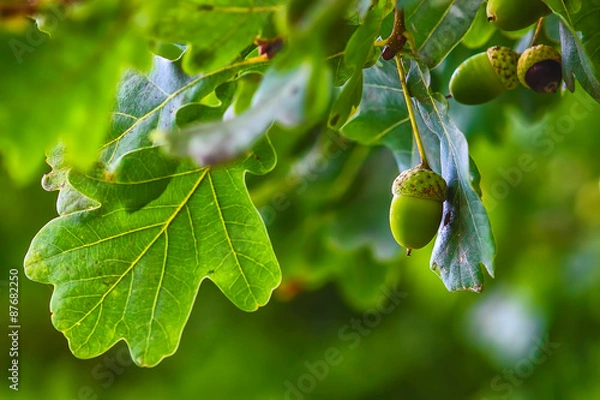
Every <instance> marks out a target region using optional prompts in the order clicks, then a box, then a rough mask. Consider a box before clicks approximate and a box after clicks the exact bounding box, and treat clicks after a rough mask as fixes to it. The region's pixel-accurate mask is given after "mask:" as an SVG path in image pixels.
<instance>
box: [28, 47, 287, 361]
mask: <svg viewBox="0 0 600 400" xmlns="http://www.w3.org/2000/svg"><path fill="white" fill-rule="evenodd" d="M244 66H246V67H248V65H247V64H244V62H241V63H238V64H236V65H234V66H231V67H228V68H226V69H224V70H222V71H221V72H220V73H213V74H207V75H202V76H197V77H188V76H186V75H185V74H183V73H182V71H181V69H180V67H179V64H178V63H173V62H170V61H168V60H165V59H161V58H156V59H155V65H154V68H153V69H152V71H151V72H150V73H149V74H142V73H135V72H130V73H129V74H127V76H126V77H125V78H124V79H123V81H122V83H121V91H120V94H119V96H118V105H117V109H116V110H115V112H114V119H113V127H112V129H111V130H110V131H109V134H108V135H107V138H106V143H105V145H104V146H103V147H102V149H101V151H100V156H99V160H98V162H97V163H96V164H95V166H94V168H92V169H91V170H88V171H86V172H81V171H79V170H76V169H68V168H67V166H66V164H65V163H64V160H62V159H61V153H60V149H57V150H56V151H55V152H53V153H52V154H51V157H50V161H51V164H52V165H53V167H54V171H53V172H52V173H51V177H49V178H48V179H47V189H50V190H52V189H60V190H61V192H62V191H63V190H65V188H69V191H70V193H71V195H72V196H75V200H76V201H75V202H74V203H75V205H74V206H73V207H71V208H67V209H66V210H65V212H64V213H61V216H60V217H58V218H56V219H54V220H52V221H50V222H49V223H48V224H47V225H46V226H45V227H43V228H42V229H41V230H40V232H39V233H38V234H37V235H36V237H35V238H34V239H33V241H32V243H31V246H30V248H29V251H28V253H27V255H26V258H25V273H26V275H27V276H28V277H29V278H30V279H32V280H35V281H39V282H42V283H48V284H52V285H53V286H54V287H55V290H54V293H53V296H52V300H51V306H50V308H51V311H52V313H53V314H52V320H53V324H54V325H55V327H56V328H57V329H58V330H59V331H61V332H63V333H64V334H65V336H66V337H67V339H68V341H69V346H70V348H71V350H72V352H73V353H74V354H75V355H76V356H77V357H81V358H90V357H94V356H97V355H99V354H101V353H103V352H105V351H107V350H108V349H109V348H110V347H111V346H113V345H114V344H115V343H116V342H118V341H120V340H124V341H126V342H127V343H128V345H129V346H130V349H131V353H132V356H133V359H134V361H135V362H136V363H137V364H138V365H140V366H154V365H156V364H158V363H159V362H160V361H161V360H162V359H163V358H164V357H166V356H169V355H171V354H173V353H174V352H175V351H176V349H177V347H178V344H179V339H180V337H181V334H182V330H183V327H184V325H185V323H186V321H187V319H188V317H189V314H190V312H191V308H192V305H193V303H194V299H195V297H196V294H197V291H198V289H199V286H200V284H201V282H202V281H203V280H204V279H207V278H208V279H209V280H211V281H212V282H214V283H215V284H216V285H217V286H218V287H219V288H220V290H221V291H222V292H223V294H225V296H226V297H227V298H228V299H230V300H231V301H232V302H233V303H234V304H235V305H236V306H237V307H239V308H240V309H242V310H244V311H253V310H256V309H257V308H258V307H260V306H262V305H264V304H266V303H267V302H268V300H269V298H270V295H271V292H272V291H273V289H274V288H275V287H277V285H278V284H279V282H280V280H281V274H280V270H279V265H278V262H277V259H276V257H275V254H274V252H273V249H272V246H271V242H270V240H269V237H268V234H267V231H266V228H265V226H264V223H263V221H262V219H261V217H260V215H259V213H258V211H257V210H256V208H255V207H254V205H253V204H252V201H251V199H250V196H249V193H248V191H247V189H246V185H245V178H244V177H245V174H246V172H251V173H253V174H264V173H266V172H268V171H269V170H271V169H272V168H273V167H274V165H275V162H276V156H275V153H274V151H273V148H272V146H271V144H270V142H269V141H268V139H267V138H265V139H263V140H261V141H259V142H258V143H257V144H256V145H255V146H254V147H253V149H252V150H251V151H248V152H246V153H245V154H244V155H243V157H241V158H240V159H238V160H236V161H235V162H232V163H230V164H228V165H226V166H221V167H219V168H198V167H197V166H196V165H194V164H193V163H192V162H190V161H189V160H183V161H181V160H175V159H171V158H169V157H168V156H166V155H165V154H164V153H163V152H162V151H161V150H160V149H159V148H157V147H155V146H153V145H152V144H151V143H152V141H151V139H150V134H151V132H152V131H153V130H154V129H155V128H157V127H174V126H175V123H176V115H177V111H178V110H179V109H181V108H182V107H184V106H186V105H189V104H192V103H194V102H197V101H199V100H201V99H202V98H203V97H205V96H206V95H208V94H209V93H212V92H213V91H214V90H215V88H217V86H218V85H220V84H222V83H224V82H227V81H229V80H231V79H233V78H234V77H235V75H236V72H241V71H242V70H243V69H244ZM225 92H227V91H225ZM219 93H221V94H223V93H222V91H219V90H217V94H219ZM229 97H231V96H229ZM225 98H226V96H225V97H221V99H223V100H224V99H225ZM224 101H225V100H224ZM225 109H226V104H223V107H222V110H223V112H224V110H225ZM76 196H79V197H78V198H77V197H76ZM59 199H60V197H59ZM81 199H87V202H84V203H83V204H81V201H82V200H81ZM77 201H79V203H78V202H77Z"/></svg>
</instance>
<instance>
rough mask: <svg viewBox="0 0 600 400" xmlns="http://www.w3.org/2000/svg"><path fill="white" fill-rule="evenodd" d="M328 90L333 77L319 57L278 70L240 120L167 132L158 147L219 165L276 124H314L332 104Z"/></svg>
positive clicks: (275, 68) (265, 80) (270, 73)
mask: <svg viewBox="0 0 600 400" xmlns="http://www.w3.org/2000/svg"><path fill="white" fill-rule="evenodd" d="M330 87H331V73H330V71H329V70H328V69H327V68H326V66H325V61H324V60H322V59H320V58H319V57H316V56H313V55H309V56H307V57H304V58H303V59H301V60H299V61H298V63H297V65H295V66H294V67H293V68H278V66H277V65H274V66H273V67H272V68H270V69H269V70H268V71H267V72H266V73H265V76H264V77H263V79H262V81H261V83H260V85H259V86H258V88H257V89H256V92H255V94H254V96H253V98H252V106H251V107H249V108H247V109H246V110H245V111H244V112H242V113H241V114H239V115H234V116H233V118H230V119H225V120H215V121H209V122H201V123H197V124H191V125H188V126H186V127H184V128H182V129H176V130H171V131H168V132H164V133H162V134H160V136H159V138H158V142H159V143H163V142H164V144H166V147H167V149H168V151H169V152H170V153H172V154H174V155H177V156H190V157H192V158H193V159H194V160H196V162H197V163H198V164H199V165H213V164H217V163H221V162H223V161H227V160H230V159H232V158H235V157H237V156H238V155H239V154H240V153H242V152H244V151H246V149H248V148H249V147H251V145H252V143H254V142H255V141H256V140H258V138H259V137H261V136H262V135H264V134H265V133H266V132H267V130H268V129H269V128H270V127H271V125H272V124H273V123H277V124H279V125H280V126H282V127H286V128H297V127H300V126H303V125H307V124H312V123H314V121H315V120H316V119H318V118H319V116H320V115H322V114H323V112H324V110H325V109H326V107H327V106H328V104H329V98H330V92H331V90H329V88H330Z"/></svg>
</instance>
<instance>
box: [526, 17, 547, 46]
mask: <svg viewBox="0 0 600 400" xmlns="http://www.w3.org/2000/svg"><path fill="white" fill-rule="evenodd" d="M544 19H545V17H541V18H540V19H538V22H537V25H536V27H535V32H534V33H533V38H532V39H531V44H530V45H529V47H533V46H535V45H536V44H537V41H538V39H539V38H540V34H541V33H542V27H543V26H544Z"/></svg>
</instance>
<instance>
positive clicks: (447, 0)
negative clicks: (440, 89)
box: [402, 0, 483, 68]
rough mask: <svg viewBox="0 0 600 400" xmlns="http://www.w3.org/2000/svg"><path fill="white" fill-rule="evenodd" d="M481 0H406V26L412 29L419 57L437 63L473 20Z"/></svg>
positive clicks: (465, 31)
mask: <svg viewBox="0 0 600 400" xmlns="http://www.w3.org/2000/svg"><path fill="white" fill-rule="evenodd" d="M482 2H483V0H440V1H424V0H409V1H407V2H406V4H404V3H402V4H403V7H404V8H405V10H406V16H405V18H406V29H407V30H408V31H409V32H411V33H412V35H413V36H414V40H415V45H416V47H417V49H416V51H417V53H418V54H419V57H420V59H421V60H422V61H423V62H425V64H427V66H428V67H429V68H434V67H436V66H437V65H438V64H439V63H440V62H442V60H443V59H444V58H446V56H447V55H448V53H450V51H452V49H453V48H454V47H456V45H457V44H458V43H460V42H461V40H462V39H463V37H464V36H465V34H466V33H467V32H468V31H469V28H470V27H471V25H472V24H473V21H474V19H475V16H476V15H477V11H478V10H479V7H480V6H481V3H482Z"/></svg>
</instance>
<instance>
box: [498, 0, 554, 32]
mask: <svg viewBox="0 0 600 400" xmlns="http://www.w3.org/2000/svg"><path fill="white" fill-rule="evenodd" d="M486 12H487V17H488V21H490V22H491V23H492V24H494V25H495V26H496V27H498V28H500V29H502V30H504V31H518V30H519V29H523V28H527V27H528V26H529V25H532V24H533V23H534V22H536V21H537V20H538V19H540V18H541V17H544V16H546V15H548V14H550V9H549V8H548V6H547V5H546V4H544V3H543V2H542V1H541V0H489V1H488V3H487V7H486Z"/></svg>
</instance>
